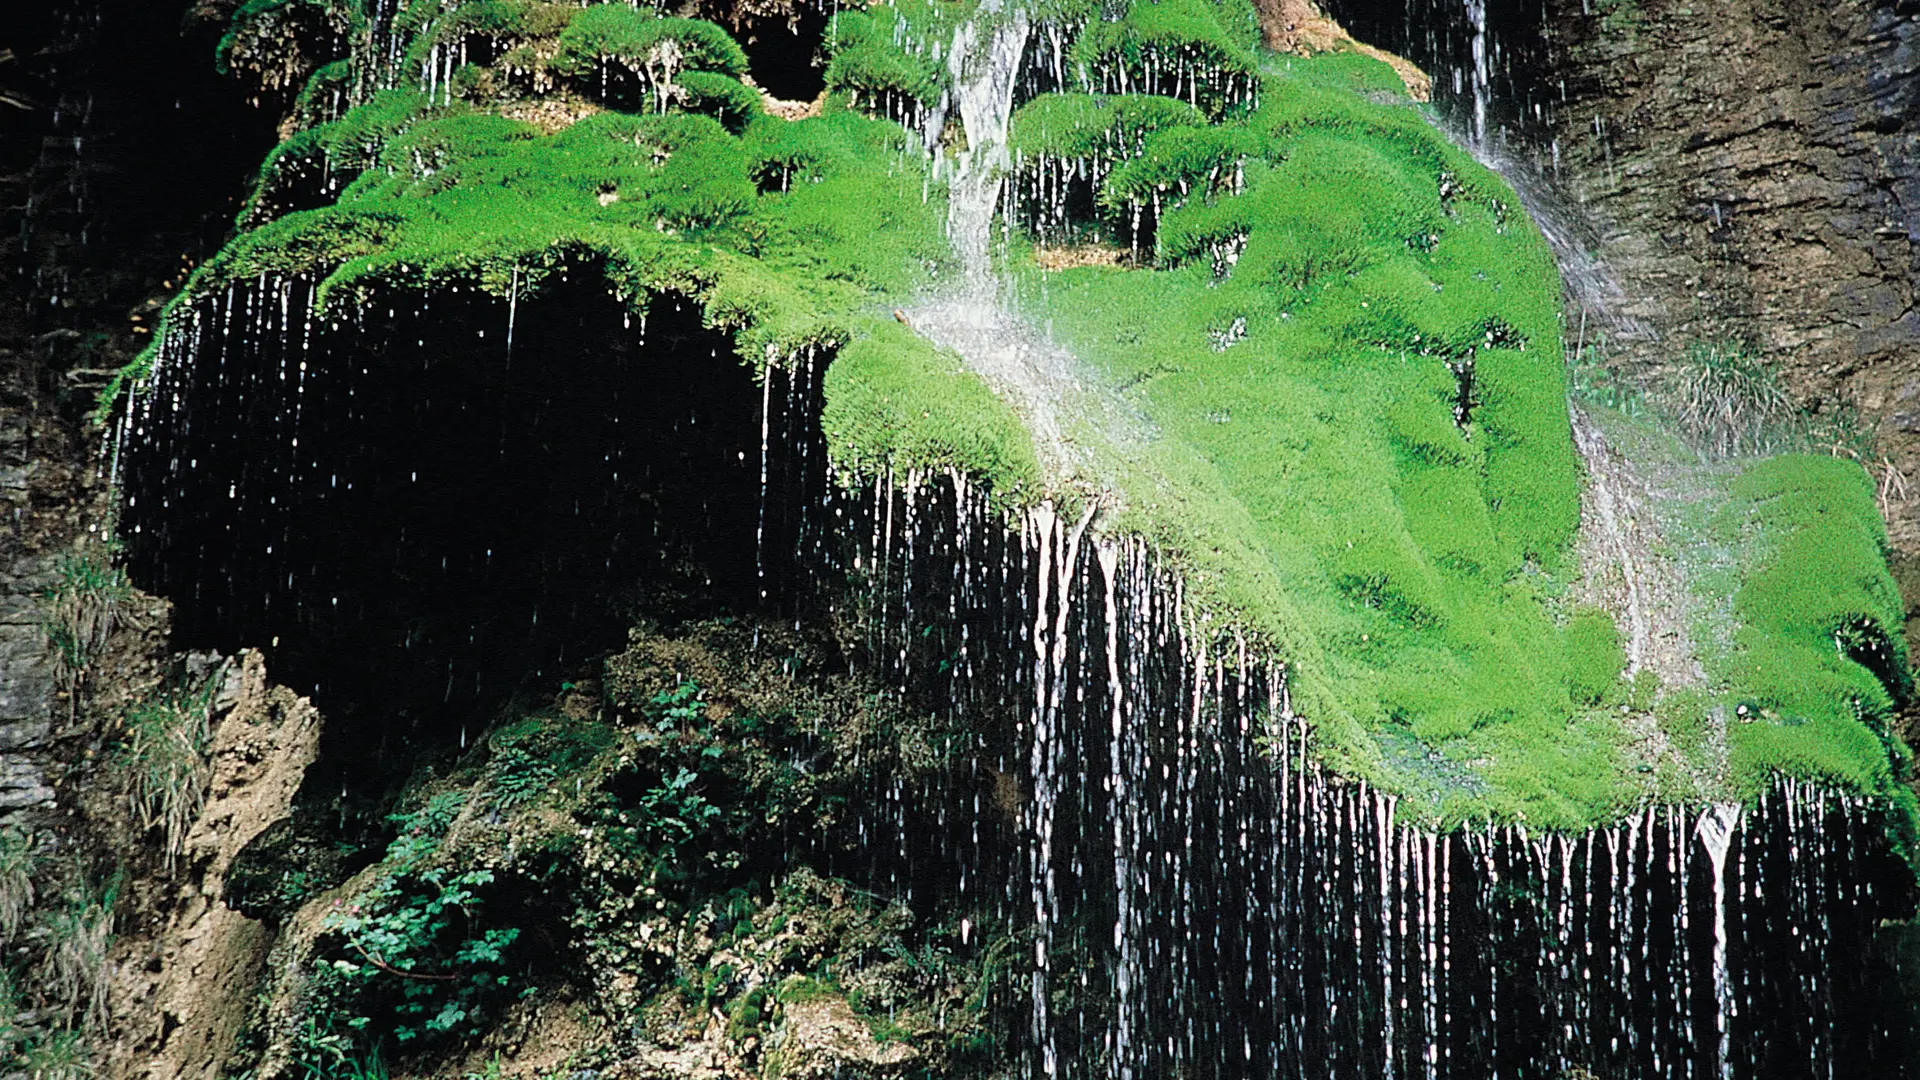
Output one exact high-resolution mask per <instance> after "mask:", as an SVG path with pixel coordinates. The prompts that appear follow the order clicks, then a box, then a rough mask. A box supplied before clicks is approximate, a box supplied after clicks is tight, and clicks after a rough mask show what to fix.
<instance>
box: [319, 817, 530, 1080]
mask: <svg viewBox="0 0 1920 1080" xmlns="http://www.w3.org/2000/svg"><path fill="white" fill-rule="evenodd" d="M465 798H466V795H465V793H464V792H458V791H456V792H447V793H443V794H441V795H438V796H435V797H434V798H432V799H429V800H428V801H427V802H426V804H425V805H424V806H422V807H421V808H420V809H418V810H416V811H414V812H412V813H410V814H401V815H395V816H394V818H393V819H392V820H394V821H395V823H396V824H398V825H399V826H400V827H401V832H400V835H399V836H398V837H396V838H395V839H394V841H393V842H392V843H391V844H390V845H388V847H387V854H386V860H385V863H384V865H385V867H386V872H385V873H382V874H380V875H378V876H377V877H375V878H374V880H373V882H372V883H371V884H370V885H369V887H368V888H367V889H366V890H365V891H364V892H362V893H361V894H360V895H359V896H358V897H357V898H356V899H355V900H354V901H353V902H352V903H350V904H343V905H341V906H339V907H336V909H335V910H334V911H333V912H332V913H331V914H330V915H328V917H327V920H326V924H325V926H326V929H327V931H328V932H329V937H328V944H327V946H326V947H325V949H323V951H322V953H321V956H320V959H319V960H318V962H317V967H316V970H315V976H314V983H313V985H314V988H315V996H314V1000H313V1003H312V1005H311V1006H310V1010H309V1015H310V1017H311V1019H312V1021H313V1023H314V1024H315V1029H314V1032H313V1033H312V1037H311V1038H309V1039H308V1040H307V1041H308V1042H309V1043H310V1044H311V1045H310V1046H309V1047H308V1048H307V1050H306V1052H305V1053H304V1056H303V1062H304V1064H303V1068H306V1069H307V1070H308V1071H309V1073H310V1074H313V1075H325V1076H343V1075H348V1074H346V1073H342V1072H340V1071H339V1070H342V1069H346V1068H349V1067H351V1068H354V1069H359V1070H361V1072H360V1073H358V1074H356V1075H366V1074H365V1072H364V1070H365V1069H366V1068H369V1067H374V1066H377V1061H375V1059H373V1058H371V1057H369V1056H367V1052H370V1051H372V1050H374V1049H376V1048H377V1047H378V1046H379V1045H380V1043H381V1042H382V1041H384V1039H385V1038H386V1037H388V1036H392V1037H393V1038H394V1039H397V1040H399V1041H400V1042H402V1043H410V1042H414V1041H416V1040H430V1039H432V1038H435V1037H438V1036H444V1035H452V1034H464V1033H468V1032H472V1031H474V1030H477V1029H478V1028H479V1026H480V1025H481V1023H482V1021H483V1020H484V1019H485V1017H486V1015H487V1012H488V1010H489V1008H490V1007H491V1006H492V1005H493V1004H494V1003H495V1002H496V1001H497V1000H499V999H500V998H501V997H502V996H504V995H505V994H506V992H507V988H508V985H509V982H510V980H509V978H508V976H507V974H506V971H507V967H508V963H509V957H508V951H509V949H510V948H511V946H512V945H513V943H514V942H515V941H516V940H517V939H518V938H519V936H520V931H519V929H518V928H517V927H500V926H490V925H487V922H486V917H485V915H486V912H485V909H486V898H485V895H484V893H485V891H486V889H487V887H488V886H491V885H492V884H493V883H494V873H493V871H492V870H490V869H469V870H458V869H455V868H451V867H447V866H434V865H431V864H432V862H433V857H434V856H435V855H436V854H437V853H438V852H439V850H440V845H441V843H442V842H443V840H444V838H445V835H446V832H447V830H448V829H449V828H450V827H451V825H452V823H453V821H454V820H455V819H456V818H457V817H458V815H459V813H460V810H461V807H462V805H463V804H464V802H465ZM356 1054H357V1055H358V1056H356ZM370 1062H371V1063H373V1064H372V1065H369V1063H370ZM325 1070H331V1071H325Z"/></svg>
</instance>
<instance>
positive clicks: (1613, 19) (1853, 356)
mask: <svg viewBox="0 0 1920 1080" xmlns="http://www.w3.org/2000/svg"><path fill="white" fill-rule="evenodd" d="M1547 24H1548V25H1549V26H1550V27H1551V28H1552V31H1551V34H1552V51H1553V63H1552V70H1551V72H1550V73H1549V74H1548V76H1547V79H1548V82H1549V85H1550V86H1552V87H1553V88H1554V90H1555V92H1556V94H1558V95H1560V96H1561V100H1560V101H1559V102H1558V103H1557V107H1556V115H1555V116H1554V118H1553V120H1552V124H1551V132H1550V133H1549V135H1548V138H1550V139H1553V140H1556V141H1557V143H1558V157H1557V162H1558V164H1557V167H1555V168H1556V175H1557V179H1558V180H1559V182H1560V184H1561V185H1562V186H1563V187H1564V188H1565V190H1566V191H1567V192H1568V193H1569V194H1570V195H1571V196H1572V198H1573V199H1574V200H1575V201H1576V202H1577V203H1578V204H1579V205H1580V206H1582V207H1583V208H1584V211H1585V213H1586V215H1587V217H1588V218H1589V220H1590V221H1591V222H1592V223H1593V224H1594V225H1595V226H1596V227H1597V229H1598V234H1597V252H1596V254H1598V255H1599V256H1600V258H1601V259H1602V260H1603V262H1604V263H1605V264H1606V265H1607V266H1608V267H1609V268H1610V269H1611V272H1612V274H1613V275H1614V276H1615V278H1616V280H1617V283H1618V285H1619V287H1620V295H1621V297H1622V298H1623V299H1622V301H1621V307H1620V312H1621V314H1623V315H1625V316H1627V317H1628V318H1629V319H1632V320H1637V321H1638V322H1639V323H1641V324H1643V325H1644V326H1645V328H1646V329H1647V331H1648V332H1647V333H1646V334H1644V335H1637V336H1636V335H1624V336H1622V337H1621V339H1620V340H1619V341H1617V342H1616V343H1615V344H1616V346H1618V351H1617V353H1616V359H1619V360H1624V361H1625V362H1626V363H1627V364H1628V365H1629V366H1630V367H1633V368H1638V369H1641V370H1647V369H1657V368H1659V367H1661V366H1663V365H1666V364H1670V363H1671V362H1673V361H1674V360H1675V358H1677V357H1678V356H1680V355H1682V354H1683V353H1684V351H1685V349H1686V347H1687V345H1688V344H1689V343H1690V342H1695V341H1713V340H1724V339H1738V340H1745V341H1747V342H1750V343H1751V344H1753V345H1754V346H1757V347H1758V348H1759V349H1760V350H1761V352H1762V353H1763V355H1764V356H1765V357H1766V358H1767V359H1768V360H1769V361H1771V362H1772V363H1773V364H1775V365H1776V367H1777V369H1778V370H1779V371H1780V372H1781V374H1782V375H1783V377H1784V379H1785V381H1786V383H1787V385H1788V387H1789V388H1790V390H1791V391H1792V393H1793V394H1794V396H1795V397H1796V398H1797V399H1798V400H1799V401H1800V402H1801V404H1803V405H1805V406H1807V407H1809V408H1812V409H1814V410H1815V411H1816V412H1823V413H1827V414H1828V415H1829V416H1830V417H1831V416H1833V415H1834V414H1835V413H1837V412H1843V411H1844V410H1847V409H1854V410H1857V412H1858V424H1859V426H1860V427H1861V428H1863V429H1865V430H1866V431H1867V432H1870V434H1871V438H1872V442H1871V445H1872V452H1871V456H1872V457H1874V458H1878V459H1884V460H1883V461H1882V460H1876V461H1872V462H1869V464H1870V465H1873V466H1876V470H1877V471H1876V475H1877V476H1878V477H1879V478H1880V480H1881V482H1882V489H1883V503H1884V507H1883V508H1884V509H1885V510H1886V516H1887V519H1888V525H1889V530H1890V532H1891V534H1892V540H1893V543H1894V545H1895V548H1896V549H1897V564H1896V566H1897V572H1898V574H1899V576H1900V577H1901V579H1902V586H1903V589H1904V590H1905V593H1906V595H1907V597H1908V598H1909V601H1910V605H1920V310H1916V308H1915V281H1916V269H1917V268H1920V3H1915V2H1914V0H1839V2H1837V3H1833V4H1818V5H1816V4H1805V3H1795V2H1790V0H1754V2H1751V3H1743V4H1689V3H1685V2H1680V0H1551V4H1550V9H1549V12H1548V19H1547ZM1889 465H1890V466H1891V469H1888V468H1887V466H1889ZM1903 481H1904V483H1903ZM1903 488H1904V490H1903ZM1909 613H1910V615H1909V621H1908V627H1909V637H1910V638H1913V637H1915V635H1916V633H1920V607H1916V606H1910V608H1909Z"/></svg>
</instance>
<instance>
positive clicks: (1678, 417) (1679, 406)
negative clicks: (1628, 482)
mask: <svg viewBox="0 0 1920 1080" xmlns="http://www.w3.org/2000/svg"><path fill="white" fill-rule="evenodd" d="M1666 397H1667V399H1668V406H1669V408H1670V409H1671V410H1672V412H1673V418H1674V421H1675V422H1676V423H1677V424H1678V425H1679V426H1680V430H1681V431H1682V432H1684V433H1685V434H1686V435H1687V437H1688V438H1689V439H1691V440H1692V441H1693V442H1694V444H1695V445H1696V446H1698V447H1699V448H1700V449H1701V450H1702V451H1704V452H1706V453H1709V454H1713V455H1716V456H1718V457H1737V456H1740V455H1745V454H1765V453H1770V452H1772V451H1775V450H1778V449H1780V448H1781V447H1782V446H1784V445H1785V444H1786V443H1787V442H1788V441H1790V440H1791V439H1792V438H1793V436H1794V434H1795V431H1796V427H1797V425H1798V421H1799V420H1800V410H1799V408H1798V407H1797V406H1796V405H1795V404H1794V403H1793V399H1792V398H1790V397H1788V396H1787V392H1786V390H1785V389H1784V388H1782V387H1781V385H1780V380H1779V378H1778V377H1777V376H1776V375H1775V374H1774V372H1773V370H1772V369H1771V368H1769V367H1767V366H1766V364H1765V363H1763V362H1762V361H1761V359H1760V356H1759V354H1758V353H1756V352H1755V351H1754V350H1753V349H1752V348H1751V347H1750V346H1747V345H1743V344H1740V343H1738V342H1731V341H1717V342H1695V343H1693V344H1692V345H1690V346H1688V347H1687V352H1686V356H1685V358H1684V359H1683V360H1682V362H1681V363H1680V366H1679V370H1678V371H1676V372H1675V373H1674V375H1673V376H1672V378H1671V379H1670V380H1669V381H1668V384H1667V387H1666Z"/></svg>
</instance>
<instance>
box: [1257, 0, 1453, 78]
mask: <svg viewBox="0 0 1920 1080" xmlns="http://www.w3.org/2000/svg"><path fill="white" fill-rule="evenodd" d="M1255 7H1256V8H1257V9H1258V11H1259V12H1260V33H1261V37H1262V38H1264V39H1265V40H1266V44H1267V48H1269V49H1272V50H1273V51H1275V52H1283V53H1293V54H1295V55H1296V56H1312V55H1314V54H1315V53H1326V52H1357V53H1360V54H1361V55H1362V56H1370V57H1372V58H1374V59H1375V60H1378V61H1380V62H1381V63H1384V64H1386V65H1387V66H1388V67H1390V68H1392V69H1393V71H1394V74H1396V75H1398V76H1400V81H1401V82H1403V83H1405V84H1407V95H1408V96H1409V97H1411V98H1413V100H1415V101H1431V100H1432V99H1433V78H1432V77H1431V76H1429V75H1428V74H1427V73H1426V72H1424V71H1421V70H1420V69H1419V68H1417V67H1415V66H1414V65H1413V62H1412V61H1411V60H1408V59H1407V58H1405V57H1403V56H1396V55H1394V54H1393V53H1390V52H1387V51H1386V50H1385V49H1376V48H1374V47H1373V46H1371V45H1366V44H1362V43H1361V42H1358V41H1355V40H1354V39H1353V36H1352V35H1351V34H1348V33H1347V31H1346V28H1345V27H1343V26H1341V25H1340V24H1339V23H1338V22H1336V21H1334V20H1333V19H1332V18H1331V17H1329V16H1328V15H1327V13H1326V12H1324V11H1321V10H1320V8H1319V6H1318V5H1316V4H1314V2H1313V0H1256V3H1255Z"/></svg>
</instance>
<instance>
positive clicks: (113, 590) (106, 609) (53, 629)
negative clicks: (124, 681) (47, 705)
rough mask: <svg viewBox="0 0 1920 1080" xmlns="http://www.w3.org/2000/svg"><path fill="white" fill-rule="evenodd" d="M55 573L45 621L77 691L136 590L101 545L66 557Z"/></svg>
mask: <svg viewBox="0 0 1920 1080" xmlns="http://www.w3.org/2000/svg"><path fill="white" fill-rule="evenodd" d="M54 572H55V575H56V577H57V580H56V581H55V583H54V585H53V587H52V588H50V589H48V590H47V591H46V593H45V594H44V596H43V597H42V599H43V601H44V603H45V618H44V624H45V628H46V634H47V641H48V643H49V644H51V645H52V646H53V654H54V667H55V674H56V677H57V679H58V680H59V683H60V685H61V687H62V688H64V689H67V690H72V689H74V688H76V687H78V686H79V684H80V683H81V681H82V680H84V679H85V677H86V673H87V670H88V668H90V667H91V666H92V665H93V661H94V659H95V657H97V656H98V655H99V653H100V650H101V649H103V648H105V647H106V644H107V637H108V635H110V634H112V633H113V628H114V627H115V626H116V625H118V624H119V620H120V609H121V606H122V605H124V604H125V603H126V601H127V599H128V598H129V597H130V596H132V595H133V589H132V587H131V586H130V585H128V584H127V576H126V574H125V573H124V572H123V571H122V570H121V569H120V568H119V567H117V566H114V565H113V563H112V561H111V558H110V555H109V554H107V553H103V552H102V551H101V550H100V549H98V548H89V549H85V550H81V551H75V552H72V553H70V554H67V555H63V556H61V557H60V560H59V562H58V563H57V564H56V565H55V567H54Z"/></svg>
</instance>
